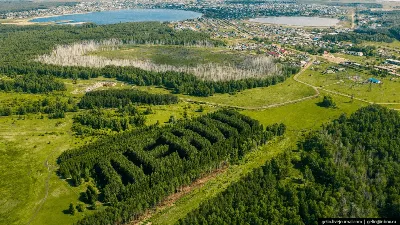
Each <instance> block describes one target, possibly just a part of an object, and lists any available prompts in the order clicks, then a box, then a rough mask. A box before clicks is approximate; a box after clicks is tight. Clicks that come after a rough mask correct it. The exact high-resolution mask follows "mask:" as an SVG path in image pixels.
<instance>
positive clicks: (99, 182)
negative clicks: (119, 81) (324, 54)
mask: <svg viewBox="0 0 400 225" xmlns="http://www.w3.org/2000/svg"><path fill="white" fill-rule="evenodd" d="M284 132H285V126H284V125H283V124H281V125H273V126H270V127H267V128H266V129H263V127H262V125H260V124H259V123H258V121H256V120H253V119H251V118H249V117H247V116H244V115H241V114H239V113H238V112H235V111H231V110H223V111H217V112H215V113H211V114H208V115H206V116H202V117H199V118H196V119H193V120H187V121H186V120H185V121H178V122H177V123H175V124H174V125H172V126H164V127H155V126H151V127H146V128H142V129H139V130H135V131H127V132H123V133H121V134H118V135H115V136H111V137H109V138H105V139H102V140H99V141H97V142H95V143H92V144H90V145H87V146H84V147H81V148H79V149H75V150H69V151H66V152H64V153H63V154H62V155H61V156H60V157H59V159H58V163H59V165H60V169H59V173H60V174H61V176H62V177H64V178H71V180H72V183H74V184H75V185H80V184H81V183H82V182H83V181H84V180H89V179H93V180H94V182H95V184H96V187H97V189H98V190H99V193H100V195H99V196H98V198H97V199H95V200H93V199H92V200H91V204H93V202H96V201H101V202H102V203H103V204H107V205H109V207H107V208H106V209H105V210H103V211H100V212H97V213H95V214H92V215H90V216H88V217H86V218H84V219H83V220H81V221H79V222H78V224H81V225H83V224H90V225H91V224H114V223H119V224H121V223H125V222H128V221H131V220H133V219H135V218H137V217H138V216H139V215H140V214H142V213H143V212H144V211H145V210H146V209H147V208H149V207H154V206H155V205H156V204H157V203H159V202H160V201H161V200H162V199H164V198H165V197H166V196H168V195H169V194H172V193H174V192H175V191H176V190H178V189H179V188H180V187H181V186H183V185H187V184H190V183H191V182H192V181H194V180H195V179H197V178H199V177H200V176H201V175H202V174H204V173H206V172H207V171H210V170H212V169H215V168H218V167H220V166H221V162H225V163H229V162H230V163H235V162H236V161H237V160H238V159H240V158H241V157H242V156H243V155H244V154H246V153H247V152H249V151H251V150H252V149H254V148H256V147H257V146H260V145H263V144H265V143H266V142H267V141H268V140H270V139H271V138H273V137H274V136H275V135H283V133H284ZM87 203H88V204H89V203H90V202H87Z"/></svg>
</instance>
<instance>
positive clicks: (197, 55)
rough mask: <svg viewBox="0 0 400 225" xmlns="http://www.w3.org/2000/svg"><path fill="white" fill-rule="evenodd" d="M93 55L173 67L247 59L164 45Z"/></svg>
mask: <svg viewBox="0 0 400 225" xmlns="http://www.w3.org/2000/svg"><path fill="white" fill-rule="evenodd" d="M90 54H91V55H97V56H103V57H107V58H110V59H134V60H150V61H152V62H154V63H156V64H167V65H172V66H197V65H200V64H208V63H217V64H225V63H227V62H229V63H232V64H238V63H240V61H243V60H244V58H245V57H246V55H245V54H240V53H239V54H238V52H237V51H229V50H227V49H226V48H222V47H213V48H206V47H182V46H168V45H166V46H162V45H149V46H146V45H129V46H124V47H121V48H120V49H118V50H111V51H108V50H105V51H95V52H92V53H90Z"/></svg>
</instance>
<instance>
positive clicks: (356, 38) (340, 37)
mask: <svg viewBox="0 0 400 225" xmlns="http://www.w3.org/2000/svg"><path fill="white" fill-rule="evenodd" d="M322 40H324V41H331V42H341V41H350V42H352V43H355V44H359V43H361V42H362V41H374V42H387V43H391V42H393V41H394V40H395V39H394V38H393V37H390V36H388V35H387V34H384V33H368V32H366V31H365V30H355V32H349V33H339V34H335V35H331V34H326V35H324V36H322Z"/></svg>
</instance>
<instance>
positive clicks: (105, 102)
mask: <svg viewBox="0 0 400 225" xmlns="http://www.w3.org/2000/svg"><path fill="white" fill-rule="evenodd" d="M131 103H139V104H149V105H169V104H175V103H178V97H176V96H175V95H171V94H151V93H148V92H145V91H140V90H132V89H109V90H100V91H91V92H86V94H85V95H84V96H83V98H82V99H81V101H80V102H79V104H78V105H79V108H82V109H93V108H118V107H124V106H126V105H129V104H131Z"/></svg>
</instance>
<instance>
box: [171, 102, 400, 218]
mask: <svg viewBox="0 0 400 225" xmlns="http://www.w3.org/2000/svg"><path fill="white" fill-rule="evenodd" d="M279 127H280V126H279V125H276V126H274V127H271V128H270V129H272V130H279V129H283V128H279ZM298 147H299V150H300V152H301V157H300V159H297V158H298V157H292V155H293V154H294V153H293V152H285V153H284V154H281V155H280V156H279V157H276V158H274V159H273V160H271V161H270V162H267V163H266V164H265V165H264V166H263V167H262V168H258V169H255V170H254V171H253V172H252V173H250V174H249V175H248V176H247V177H245V178H243V179H241V180H240V181H239V182H237V183H235V184H233V185H231V186H230V187H228V189H226V190H225V191H224V192H222V193H221V194H219V195H217V196H216V197H215V198H213V199H210V200H208V201H207V202H204V203H202V204H201V206H200V207H199V208H198V209H196V210H194V211H193V212H191V213H189V214H188V215H187V216H186V218H184V219H182V220H180V221H179V224H190V225H192V224H299V225H302V224H307V225H308V224H310V225H316V224H318V223H317V219H318V218H324V217H325V218H326V217H347V218H348V217H353V218H357V217H358V218H359V217H372V218H377V217H381V218H387V217H389V218H399V216H400V207H399V200H400V191H399V190H400V178H399V176H398V174H399V173H400V165H399V160H400V115H399V113H398V112H396V111H393V110H389V109H387V108H384V107H381V106H375V105H373V106H368V107H365V108H362V109H360V110H358V111H357V112H356V113H354V114H353V115H351V116H350V117H349V118H347V117H346V116H345V115H342V116H341V117H340V118H339V119H337V120H334V121H333V122H332V123H331V124H329V125H327V126H324V127H323V128H322V129H321V130H320V131H315V132H312V133H310V134H309V135H307V136H306V137H305V139H304V140H303V141H301V142H300V143H299V144H298ZM296 168H297V169H296ZM299 173H300V174H301V175H302V177H303V178H299V177H298V176H296V177H293V174H299Z"/></svg>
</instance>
